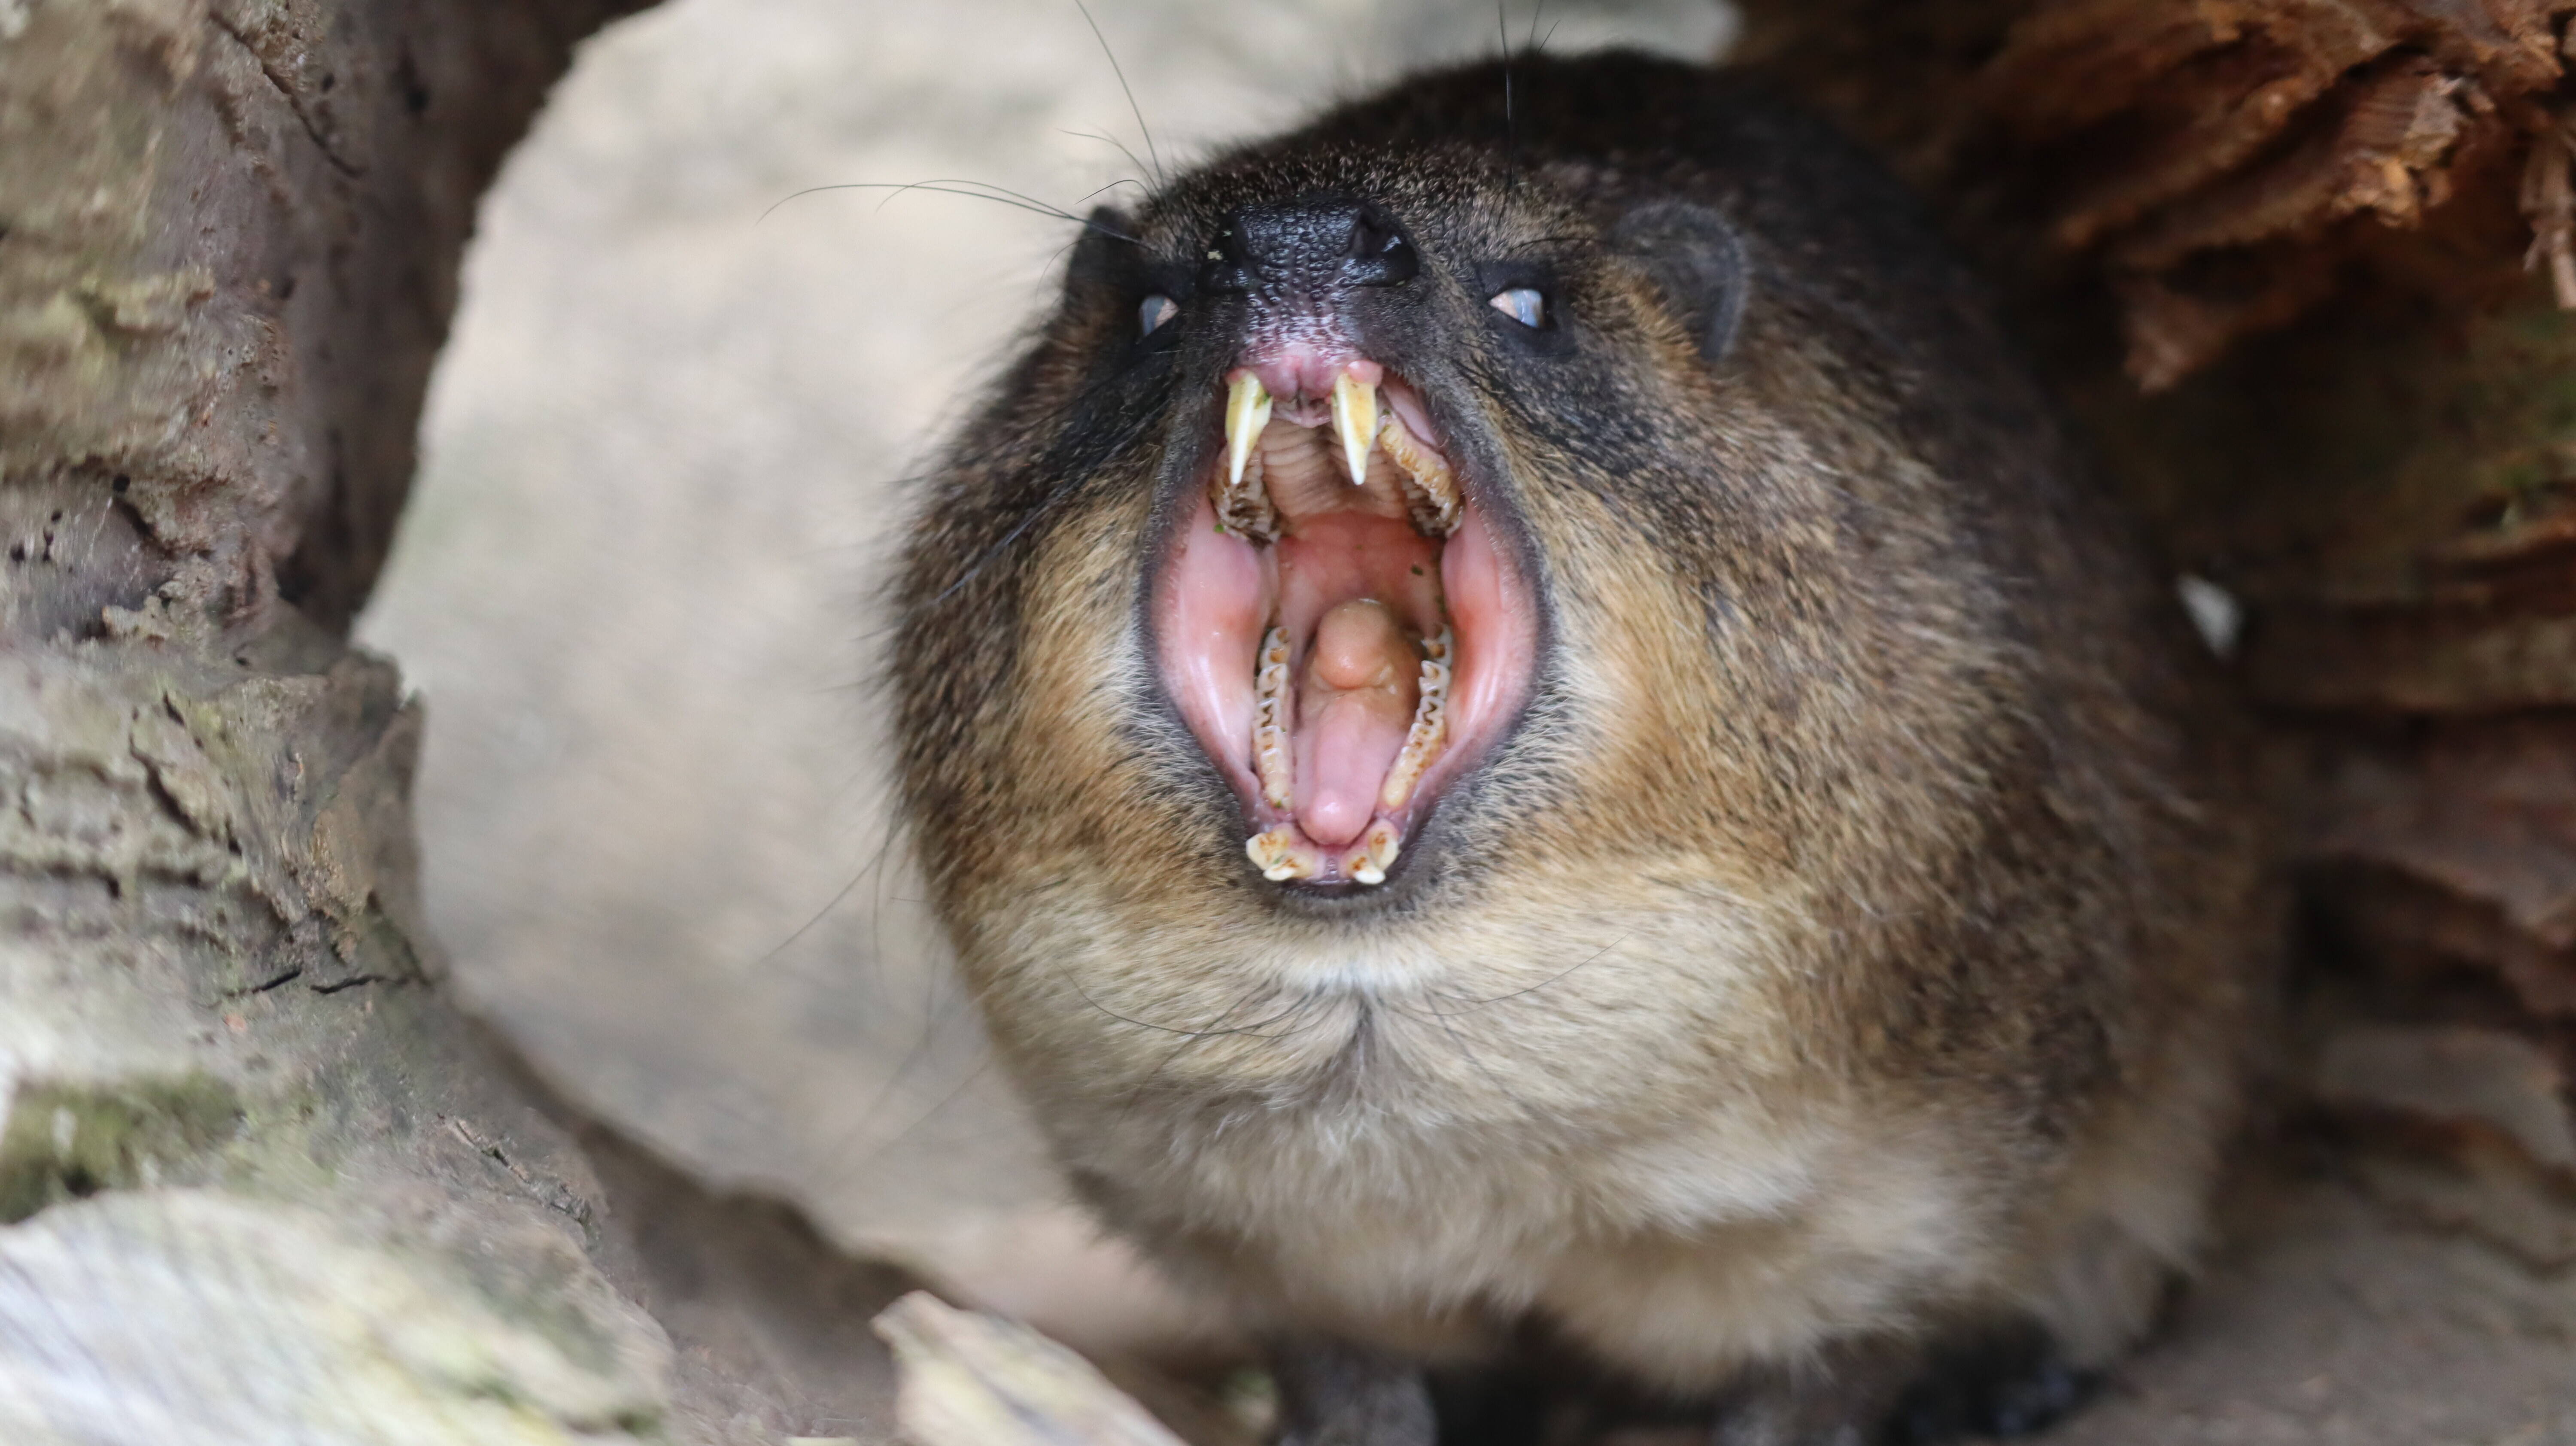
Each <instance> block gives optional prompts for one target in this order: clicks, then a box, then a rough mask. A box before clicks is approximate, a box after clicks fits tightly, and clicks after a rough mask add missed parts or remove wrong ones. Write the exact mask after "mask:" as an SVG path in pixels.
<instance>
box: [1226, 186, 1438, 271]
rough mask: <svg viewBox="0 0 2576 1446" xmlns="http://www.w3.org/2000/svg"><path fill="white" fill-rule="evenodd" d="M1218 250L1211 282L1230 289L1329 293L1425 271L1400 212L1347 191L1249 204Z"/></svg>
mask: <svg viewBox="0 0 2576 1446" xmlns="http://www.w3.org/2000/svg"><path fill="white" fill-rule="evenodd" d="M1212 250H1213V251H1214V252H1215V254H1214V255H1213V256H1211V257H1210V258H1209V261H1208V274H1207V276H1206V277H1205V282H1206V284H1207V285H1208V286H1210V287H1212V288H1214V289H1217V290H1225V291H1240V290H1249V289H1251V288H1252V287H1253V286H1264V287H1280V288H1286V289H1292V290H1296V291H1300V292H1303V293H1306V294H1308V295H1321V294H1323V293H1325V292H1327V291H1329V290H1333V289H1337V288H1340V287H1344V286H1393V285H1396V284H1397V283H1399V282H1404V281H1410V280H1412V279H1413V276H1414V273H1415V272H1417V271H1419V270H1421V269H1422V262H1421V258H1420V257H1418V256H1416V255H1415V254H1414V250H1413V242H1412V241H1411V240H1409V239H1408V238H1407V237H1406V236H1405V234H1404V227H1403V226H1401V225H1399V224H1398V223H1397V221H1396V219H1395V216H1394V213H1392V212H1390V211H1388V210H1387V209H1386V208H1385V207H1384V206H1381V205H1379V204H1378V203H1376V202H1375V201H1354V200H1351V199H1349V198H1347V197H1342V196H1306V197H1300V198H1299V199H1297V200H1294V201H1283V202H1279V203H1277V204H1273V205H1266V206H1245V207H1242V208H1240V209H1238V210H1236V211H1234V212H1232V213H1231V214H1229V215H1228V216H1227V217H1226V219H1225V225H1224V228H1223V229H1222V230H1221V231H1220V232H1219V233H1218V235H1217V239H1216V245H1215V246H1214V247H1213V248H1212Z"/></svg>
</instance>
